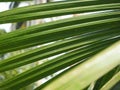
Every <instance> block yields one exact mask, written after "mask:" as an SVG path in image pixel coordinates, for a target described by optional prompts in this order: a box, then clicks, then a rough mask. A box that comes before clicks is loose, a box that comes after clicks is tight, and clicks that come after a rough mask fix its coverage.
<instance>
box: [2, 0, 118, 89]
mask: <svg viewBox="0 0 120 90" xmlns="http://www.w3.org/2000/svg"><path fill="white" fill-rule="evenodd" d="M6 1H7V0H6ZM10 1H12V0H10ZM119 10H120V1H118V0H107V1H101V0H87V1H86V0H82V1H79V0H74V1H69V0H68V1H64V2H63V1H62V2H51V3H47V4H40V5H32V6H26V7H21V8H16V9H12V10H7V11H4V12H0V17H1V18H0V23H1V24H3V23H12V22H20V21H27V20H33V19H40V18H49V17H54V16H61V15H69V14H80V16H77V17H72V18H68V19H62V20H58V21H53V22H49V23H44V24H40V25H35V26H31V27H28V28H25V29H19V30H16V31H13V32H10V33H7V34H4V35H1V36H0V54H5V53H8V52H12V51H15V50H20V49H25V48H29V47H33V46H37V45H38V46H39V45H43V46H41V47H36V48H35V49H33V50H30V51H28V52H24V53H22V54H19V55H16V56H13V57H10V58H7V59H5V60H2V61H0V72H5V71H8V70H12V69H15V68H18V67H21V66H24V65H27V64H30V63H33V62H37V61H40V60H44V59H46V58H49V57H53V56H55V55H56V56H57V57H56V58H54V59H51V60H48V61H46V62H44V63H43V64H41V65H38V66H36V67H34V68H32V69H30V70H28V71H26V72H23V73H21V74H19V75H17V76H15V77H13V78H10V79H8V80H5V81H4V82H2V83H0V90H18V89H20V88H22V87H25V86H26V85H29V84H31V83H34V82H36V81H38V80H40V79H42V78H45V77H46V76H49V75H52V74H54V73H56V72H58V71H60V70H64V69H65V68H69V67H72V66H73V68H69V69H68V70H67V71H66V70H64V71H63V73H62V74H60V75H58V76H56V77H55V78H53V80H50V81H48V82H46V83H45V84H43V85H41V86H39V87H38V88H36V90H41V89H42V90H83V89H84V88H86V87H87V86H88V85H90V84H91V83H92V82H94V81H96V84H95V86H94V89H96V90H100V89H101V88H102V89H104V88H107V87H108V88H111V87H110V86H114V85H115V84H116V83H117V82H118V74H119V73H117V74H116V73H114V71H116V68H117V66H118V65H119V64H120V56H119V55H120V52H119V51H120V41H119V40H120V26H119V24H120V11H119ZM117 41H118V42H117ZM115 42H117V43H116V44H114V45H112V44H113V43H115ZM110 45H112V46H111V47H109V46H110ZM107 47H109V48H107ZM106 48H107V49H106ZM104 49H105V50H104ZM100 51H102V52H100ZM99 52H100V53H99ZM76 63H77V65H76ZM74 65H75V66H74ZM117 72H119V70H118V71H117ZM109 73H111V76H110V77H108V75H109ZM112 77H113V78H112ZM98 79H99V80H98ZM104 79H105V80H104ZM110 79H111V80H110ZM97 80H98V81H100V82H101V83H100V84H99V85H98V81H97ZM112 81H114V83H112ZM96 86H98V87H97V88H96Z"/></svg>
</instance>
